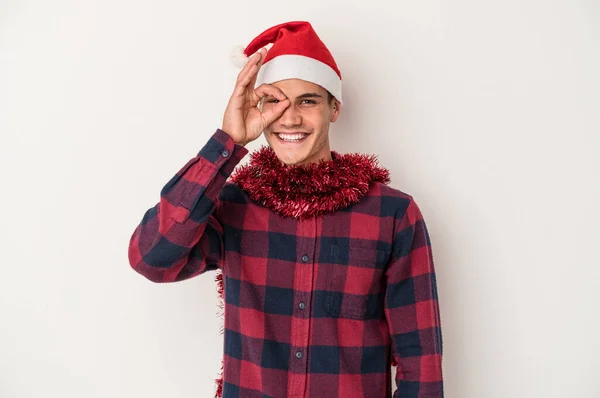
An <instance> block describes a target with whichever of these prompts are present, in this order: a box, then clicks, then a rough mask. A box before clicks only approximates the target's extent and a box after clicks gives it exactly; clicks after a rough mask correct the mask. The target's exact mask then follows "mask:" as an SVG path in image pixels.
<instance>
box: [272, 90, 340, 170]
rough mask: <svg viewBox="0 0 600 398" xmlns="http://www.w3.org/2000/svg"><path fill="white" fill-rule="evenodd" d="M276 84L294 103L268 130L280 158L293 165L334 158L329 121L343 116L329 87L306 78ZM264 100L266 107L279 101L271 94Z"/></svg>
mask: <svg viewBox="0 0 600 398" xmlns="http://www.w3.org/2000/svg"><path fill="white" fill-rule="evenodd" d="M272 85H273V86H276V87H278V88H279V89H280V90H281V91H283V93H284V94H285V95H286V97H287V98H288V99H289V100H290V106H288V108H287V109H286V110H285V112H283V114H282V115H281V117H280V118H279V119H277V120H275V122H273V123H272V124H271V125H270V126H269V127H268V128H267V129H266V130H265V131H264V135H265V139H266V140H267V142H268V144H269V146H270V147H271V148H273V151H274V152H275V154H276V155H277V158H279V160H281V161H282V162H283V163H285V164H289V165H299V164H306V163H313V162H317V161H318V160H320V159H323V160H331V153H330V148H329V123H332V122H335V121H336V120H337V118H338V116H339V112H340V104H339V102H338V101H337V100H335V99H334V100H332V101H329V100H328V93H327V90H325V89H324V88H323V87H321V86H319V85H317V84H314V83H310V82H307V81H304V80H299V79H289V80H281V81H279V82H276V83H273V84H272ZM263 101H264V102H263V104H262V108H263V109H268V107H270V106H273V105H274V104H275V103H276V102H277V100H276V99H275V98H273V97H271V96H267V97H265V98H264V100H263Z"/></svg>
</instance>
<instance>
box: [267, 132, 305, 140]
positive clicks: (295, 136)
mask: <svg viewBox="0 0 600 398" xmlns="http://www.w3.org/2000/svg"><path fill="white" fill-rule="evenodd" d="M275 135H276V136H277V138H279V140H280V141H283V142H302V141H304V140H305V139H306V137H308V136H309V135H310V134H306V133H275Z"/></svg>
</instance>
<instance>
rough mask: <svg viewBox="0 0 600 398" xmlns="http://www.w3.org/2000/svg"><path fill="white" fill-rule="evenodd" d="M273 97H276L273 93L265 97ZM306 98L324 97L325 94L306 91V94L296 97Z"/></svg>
mask: <svg viewBox="0 0 600 398" xmlns="http://www.w3.org/2000/svg"><path fill="white" fill-rule="evenodd" d="M272 98H275V97H273V96H272V95H267V96H266V97H265V99H272ZM306 98H323V96H322V95H321V94H318V93H304V94H301V95H299V96H297V97H296V99H297V100H298V99H306Z"/></svg>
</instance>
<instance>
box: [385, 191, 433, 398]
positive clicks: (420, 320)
mask: <svg viewBox="0 0 600 398" xmlns="http://www.w3.org/2000/svg"><path fill="white" fill-rule="evenodd" d="M393 247H394V249H393V254H392V258H391V260H390V263H389V264H388V268H387V270H386V277H387V286H386V293H385V315H386V319H387V322H388V325H389V332H390V337H391V342H392V350H393V352H392V354H393V357H394V360H395V362H396V363H397V364H398V367H397V373H396V385H397V390H396V391H395V393H394V395H393V396H394V398H442V397H443V395H444V394H443V382H442V332H441V323H440V313H439V305H438V295H437V286H436V277H435V271H434V263H433V255H432V251H431V243H430V240H429V234H428V232H427V227H426V225H425V221H424V220H423V216H422V214H421V211H420V209H419V207H418V206H417V204H416V203H415V201H414V200H413V198H412V197H411V198H410V202H409V204H408V207H407V209H406V212H405V214H404V215H403V217H402V218H401V219H400V220H399V221H397V222H396V229H395V237H394V244H393Z"/></svg>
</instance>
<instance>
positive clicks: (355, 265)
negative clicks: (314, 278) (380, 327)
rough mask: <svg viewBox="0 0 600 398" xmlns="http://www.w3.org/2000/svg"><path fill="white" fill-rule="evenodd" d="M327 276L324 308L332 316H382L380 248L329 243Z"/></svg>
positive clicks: (383, 258) (384, 256)
mask: <svg viewBox="0 0 600 398" xmlns="http://www.w3.org/2000/svg"><path fill="white" fill-rule="evenodd" d="M329 254H330V255H329V258H330V261H329V264H328V267H327V277H326V289H327V290H326V294H325V311H326V312H327V314H328V315H330V316H332V317H335V318H349V319H373V318H380V317H382V316H383V294H384V291H385V286H384V281H383V277H384V269H385V265H386V263H387V259H388V257H389V253H388V252H386V251H383V250H375V249H366V248H360V247H348V246H340V245H332V246H331V248H330V253H329Z"/></svg>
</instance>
